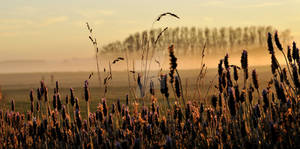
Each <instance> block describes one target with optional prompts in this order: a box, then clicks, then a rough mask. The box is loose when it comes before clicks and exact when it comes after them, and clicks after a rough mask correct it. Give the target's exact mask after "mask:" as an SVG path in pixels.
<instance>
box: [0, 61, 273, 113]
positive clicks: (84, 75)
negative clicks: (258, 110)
mask: <svg viewBox="0 0 300 149" xmlns="http://www.w3.org/2000/svg"><path fill="white" fill-rule="evenodd" d="M252 69H256V70H257V73H258V79H259V82H260V83H261V84H262V85H267V82H268V81H269V80H270V79H271V73H270V66H258V67H255V68H254V67H250V71H251V70H252ZM199 71H200V70H182V71H180V70H179V73H180V74H181V75H182V80H183V90H184V94H185V97H186V100H191V101H197V102H207V101H203V100H204V99H205V96H206V95H207V96H208V97H210V96H211V95H213V94H214V93H215V92H217V89H216V88H215V86H217V85H218V80H217V77H216V72H217V69H214V68H210V69H208V70H207V73H206V76H205V78H204V79H203V81H202V84H201V87H200V91H201V95H200V98H201V99H199V93H198V92H197V91H196V84H195V81H196V77H197V75H198V74H199ZM89 74H90V72H59V73H15V74H0V83H1V87H2V88H1V89H2V94H3V99H2V100H1V102H0V107H1V108H4V109H7V108H10V101H11V100H12V99H14V100H15V102H16V104H15V106H16V111H20V112H26V111H27V110H30V100H29V92H30V90H31V89H33V90H34V91H35V94H36V89H37V88H38V87H40V81H41V80H42V79H44V81H45V83H46V85H47V87H48V88H49V98H50V102H51V101H52V98H51V97H52V96H53V94H54V93H53V90H54V88H55V81H56V80H57V81H59V86H60V95H61V98H62V101H63V103H64V102H65V100H64V99H65V97H66V96H67V95H68V96H70V88H73V89H74V91H75V96H76V97H78V98H79V101H80V106H81V108H82V109H83V110H82V111H81V112H82V113H85V112H86V110H85V109H86V107H85V106H86V104H85V101H84V89H83V85H84V81H85V80H86V79H88V76H89ZM155 74H156V75H155ZM157 74H158V72H152V75H153V76H157ZM51 75H53V76H54V81H53V82H51ZM101 75H102V76H103V75H104V74H101ZM112 75H113V79H112V81H111V83H110V85H109V87H108V93H107V96H106V98H107V102H108V105H109V106H110V105H111V104H112V103H113V102H116V100H118V99H120V100H121V102H123V103H125V99H126V95H127V94H128V95H129V102H130V103H132V102H133V101H135V98H134V97H133V96H131V94H130V93H129V89H128V79H127V72H124V71H116V72H113V73H112ZM130 77H131V78H132V76H130ZM39 78H40V79H39ZM152 80H153V81H154V87H155V90H156V97H157V98H158V101H159V102H160V103H162V104H160V105H165V104H166V101H164V99H163V97H162V96H161V94H160V91H159V89H160V86H159V85H160V84H159V81H158V77H155V78H153V79H152ZM249 81H251V80H249ZM133 83H136V82H133V80H132V79H131V84H133ZM239 83H242V81H241V82H239ZM89 84H90V89H91V106H90V108H91V112H94V111H95V110H96V107H97V104H98V103H99V101H101V97H102V96H103V93H104V88H99V84H98V80H97V78H96V76H93V77H92V78H91V79H90V80H89ZM209 87H210V89H209ZM262 87H266V86H262ZM148 88H149V87H147V95H148V96H147V97H146V98H145V99H144V100H141V99H138V102H139V103H140V104H142V103H144V104H146V105H147V104H151V100H150V95H149V91H148ZM136 94H138V88H137V87H136ZM137 96H138V95H137ZM170 97H171V99H170V100H171V101H173V100H174V95H173V92H172V91H170ZM206 99H208V98H206ZM208 102H210V101H208ZM162 109H165V108H162ZM84 116H86V114H83V117H84Z"/></svg>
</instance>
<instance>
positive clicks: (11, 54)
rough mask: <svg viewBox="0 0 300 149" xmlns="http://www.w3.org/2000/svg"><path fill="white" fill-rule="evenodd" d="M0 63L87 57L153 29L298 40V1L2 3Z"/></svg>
mask: <svg viewBox="0 0 300 149" xmlns="http://www.w3.org/2000/svg"><path fill="white" fill-rule="evenodd" d="M0 1H1V5H0V62H3V61H16V60H66V59H76V58H89V57H93V56H94V52H95V51H94V50H93V48H92V45H91V43H90V41H89V39H88V31H87V29H86V25H85V23H86V22H89V24H90V25H91V27H92V28H93V30H94V35H95V36H96V37H97V39H98V42H99V44H100V46H101V45H104V44H107V43H109V42H113V41H116V40H123V39H124V38H125V37H126V36H128V35H129V34H132V33H135V32H139V31H143V30H147V29H150V28H151V25H152V22H153V21H154V20H155V18H156V17H157V16H158V15H159V14H161V13H163V12H173V13H175V14H177V15H178V16H180V17H181V19H180V20H175V19H171V18H165V19H164V20H162V21H161V22H160V23H157V24H155V25H154V27H165V26H197V27H220V26H234V27H237V26H249V25H272V26H274V27H275V28H278V29H279V30H280V29H282V30H283V29H290V30H291V32H292V35H293V36H294V39H295V40H296V41H297V40H299V39H300V17H299V16H300V12H299V11H300V0H189V1H183V0H160V1H159V0H150V1H146V0H107V1H105V0H63V1H62V0H0Z"/></svg>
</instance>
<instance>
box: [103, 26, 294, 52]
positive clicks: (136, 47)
mask: <svg viewBox="0 0 300 149" xmlns="http://www.w3.org/2000/svg"><path fill="white" fill-rule="evenodd" d="M274 31H275V29H274V28H273V27H272V26H247V27H236V28H234V27H221V28H197V27H190V28H189V27H176V28H167V29H166V30H164V29H162V28H157V29H151V30H145V31H143V32H137V33H135V34H131V35H129V36H128V37H127V38H125V40H124V41H123V42H121V41H116V42H112V43H109V44H107V45H104V46H103V47H102V49H101V52H102V53H116V52H117V53H118V52H121V53H122V52H124V50H127V51H128V52H129V53H136V52H139V51H142V50H143V49H145V48H154V47H155V48H156V49H157V50H162V49H165V48H167V47H168V46H169V45H170V44H173V45H174V46H175V49H176V50H177V52H179V53H180V54H184V55H186V54H196V53H199V52H200V51H201V49H202V48H203V47H204V45H205V46H206V49H207V51H208V54H210V53H213V52H216V50H217V49H218V50H217V51H218V52H224V51H225V50H234V49H236V48H240V47H248V46H265V43H266V41H267V36H266V35H267V33H268V32H274ZM160 34H161V36H159V35H160ZM158 36H159V39H158ZM280 38H281V39H282V40H283V43H287V42H288V41H289V40H291V35H290V31H289V30H284V31H282V32H281V37H280ZM156 40H157V42H156ZM221 49H222V50H223V51H222V50H221Z"/></svg>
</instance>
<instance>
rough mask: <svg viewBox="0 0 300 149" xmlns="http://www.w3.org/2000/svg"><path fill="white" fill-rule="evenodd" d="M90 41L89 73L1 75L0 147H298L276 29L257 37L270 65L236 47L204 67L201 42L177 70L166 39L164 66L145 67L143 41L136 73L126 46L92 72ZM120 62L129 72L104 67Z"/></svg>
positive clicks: (299, 87) (294, 76)
mask: <svg viewBox="0 0 300 149" xmlns="http://www.w3.org/2000/svg"><path fill="white" fill-rule="evenodd" d="M171 15H173V16H174V14H171ZM175 16H176V15H175ZM87 27H88V29H89V31H90V33H92V31H91V28H90V27H89V25H88V24H87ZM273 37H274V41H273ZM89 38H90V40H91V41H92V44H93V46H94V48H95V50H96V62H97V63H96V64H97V72H93V73H91V72H72V73H71V72H65V73H62V72H61V73H23V74H22V73H19V74H1V75H0V82H1V93H2V99H1V102H0V146H1V147H3V148H118V149H120V148H168V149H169V148H221V149H222V148H299V146H300V144H299V140H300V135H299V134H300V129H299V128H300V117H299V112H300V104H299V93H300V81H299V74H300V58H299V49H298V48H297V45H296V43H295V42H293V43H292V46H291V47H288V48H287V49H285V48H283V47H282V45H281V43H280V40H279V36H278V33H277V32H275V34H274V36H273V35H272V34H271V33H268V36H267V41H266V42H267V45H268V47H267V48H266V49H265V51H266V52H267V53H269V54H267V56H266V57H267V58H266V59H269V61H270V65H271V66H270V65H267V66H252V65H251V63H252V60H254V61H255V60H256V61H259V60H260V59H261V58H260V57H257V59H255V58H251V59H252V60H251V59H250V60H249V57H250V56H248V54H252V53H253V51H251V52H249V53H248V52H247V50H242V51H240V56H233V57H230V55H228V54H225V55H224V56H223V57H221V58H217V55H215V58H213V56H212V59H211V58H208V61H215V63H216V67H214V68H208V67H206V65H204V64H205V61H203V59H204V57H205V52H204V51H205V45H206V44H204V47H203V49H202V51H203V52H202V56H200V57H201V60H200V59H199V63H200V66H201V67H200V69H197V70H186V69H180V68H182V67H184V66H182V65H180V63H184V62H185V61H178V57H180V56H178V57H177V55H176V50H174V46H173V45H170V46H169V47H168V49H167V50H168V51H167V53H168V54H167V55H168V56H167V57H168V60H167V62H165V64H167V65H169V67H167V68H165V67H161V68H162V69H160V70H157V71H153V70H151V69H150V64H149V61H151V60H153V59H152V57H151V52H153V53H154V52H155V46H154V47H152V49H150V48H149V42H148V43H146V44H145V48H144V49H143V51H142V56H141V57H142V58H141V65H140V66H137V67H136V68H139V67H140V68H141V70H140V71H137V70H136V69H129V68H128V67H129V64H130V63H129V60H128V57H129V55H128V53H127V52H128V51H125V52H126V54H125V58H124V57H121V56H118V57H117V58H115V59H114V60H113V61H109V63H108V66H105V67H104V68H105V69H104V70H103V72H102V71H101V73H100V70H99V68H100V67H99V66H101V64H99V61H98V46H97V42H96V39H95V38H94V37H91V36H89ZM273 42H274V43H275V44H274V43H273ZM147 45H148V46H147ZM274 45H276V47H275V46H274ZM149 53H150V54H149ZM258 53H259V52H258ZM275 53H276V54H275ZM256 54H257V53H256ZM148 55H149V57H148ZM233 55H234V54H233ZM279 57H283V63H282V61H280V60H279ZM148 58H149V59H148ZM205 58H206V57H205ZM120 61H122V62H126V64H127V66H128V67H127V69H128V71H113V70H114V69H112V68H114V67H113V66H114V64H116V63H119V62H120ZM266 61H268V60H266ZM155 62H156V63H157V64H159V66H161V65H160V62H159V61H157V60H156V61H155ZM264 62H265V61H264ZM199 63H194V64H195V65H198V64H199ZM256 63H257V62H256ZM258 63H259V62H258ZM133 64H134V63H133ZM132 68H135V67H134V66H132ZM99 73H100V75H99ZM100 76H101V77H100ZM99 82H100V83H99ZM99 85H101V87H99Z"/></svg>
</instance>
